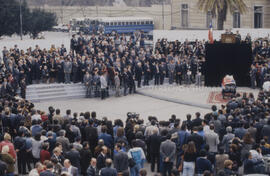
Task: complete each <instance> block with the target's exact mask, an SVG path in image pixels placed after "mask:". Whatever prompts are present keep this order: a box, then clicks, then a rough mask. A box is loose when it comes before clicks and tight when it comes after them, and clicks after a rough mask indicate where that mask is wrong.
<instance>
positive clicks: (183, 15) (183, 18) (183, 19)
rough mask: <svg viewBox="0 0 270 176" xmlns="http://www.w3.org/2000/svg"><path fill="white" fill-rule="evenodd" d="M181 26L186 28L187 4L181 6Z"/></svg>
mask: <svg viewBox="0 0 270 176" xmlns="http://www.w3.org/2000/svg"><path fill="white" fill-rule="evenodd" d="M181 26H182V27H183V28H187V27H188V4H182V5H181Z"/></svg>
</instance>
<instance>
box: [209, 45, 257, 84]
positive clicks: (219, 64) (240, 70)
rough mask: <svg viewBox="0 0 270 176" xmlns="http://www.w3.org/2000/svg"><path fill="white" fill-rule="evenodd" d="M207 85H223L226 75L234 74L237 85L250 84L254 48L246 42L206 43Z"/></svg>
mask: <svg viewBox="0 0 270 176" xmlns="http://www.w3.org/2000/svg"><path fill="white" fill-rule="evenodd" d="M205 59H206V61H205V85H206V86H210V87H212V86H214V87H217V86H221V82H222V79H223V78H224V76H225V75H227V74H228V75H233V77H234V79H235V81H236V86H238V87H239V86H240V87H246V86H250V77H249V72H250V67H251V64H252V49H251V45H250V44H246V43H235V44H226V43H214V44H206V58H205Z"/></svg>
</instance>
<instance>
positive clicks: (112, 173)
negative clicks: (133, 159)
mask: <svg viewBox="0 0 270 176" xmlns="http://www.w3.org/2000/svg"><path fill="white" fill-rule="evenodd" d="M105 166H106V167H104V168H102V169H101V171H100V176H117V171H116V169H115V168H111V166H112V160H111V159H110V158H107V159H106V161H105Z"/></svg>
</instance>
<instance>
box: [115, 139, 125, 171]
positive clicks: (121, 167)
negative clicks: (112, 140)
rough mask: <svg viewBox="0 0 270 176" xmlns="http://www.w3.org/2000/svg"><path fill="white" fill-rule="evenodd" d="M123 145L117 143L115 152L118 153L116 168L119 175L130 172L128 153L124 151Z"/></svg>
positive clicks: (116, 155)
mask: <svg viewBox="0 0 270 176" xmlns="http://www.w3.org/2000/svg"><path fill="white" fill-rule="evenodd" d="M121 148H122V145H121V144H120V143H117V144H116V145H115V151H116V152H117V153H116V154H115V155H114V160H113V162H114V167H115V169H116V170H117V173H123V172H124V171H127V170H128V155H127V153H126V152H124V151H122V149H121Z"/></svg>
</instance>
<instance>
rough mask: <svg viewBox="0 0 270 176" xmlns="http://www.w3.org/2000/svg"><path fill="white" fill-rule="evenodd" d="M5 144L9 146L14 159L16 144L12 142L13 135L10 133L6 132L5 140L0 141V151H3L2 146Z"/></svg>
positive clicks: (9, 151)
mask: <svg viewBox="0 0 270 176" xmlns="http://www.w3.org/2000/svg"><path fill="white" fill-rule="evenodd" d="M4 146H8V148H9V150H8V153H9V154H10V155H11V156H12V157H13V159H16V152H15V149H14V144H13V143H12V142H11V136H10V134H9V133H5V134H4V140H3V141H2V142H0V151H2V147H4Z"/></svg>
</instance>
